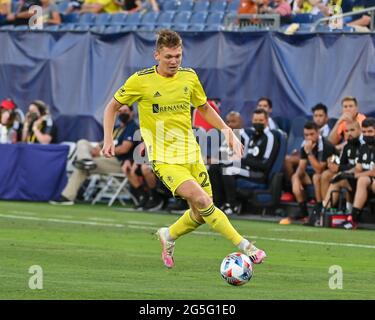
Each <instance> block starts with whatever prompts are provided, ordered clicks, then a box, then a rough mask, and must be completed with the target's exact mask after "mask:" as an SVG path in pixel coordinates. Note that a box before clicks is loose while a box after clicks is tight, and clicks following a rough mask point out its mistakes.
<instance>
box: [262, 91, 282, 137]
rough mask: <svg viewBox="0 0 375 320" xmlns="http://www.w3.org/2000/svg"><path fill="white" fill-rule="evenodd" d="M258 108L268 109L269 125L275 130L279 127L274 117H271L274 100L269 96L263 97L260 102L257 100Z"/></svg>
mask: <svg viewBox="0 0 375 320" xmlns="http://www.w3.org/2000/svg"><path fill="white" fill-rule="evenodd" d="M257 108H261V109H264V110H266V111H267V113H268V127H269V128H270V129H271V130H275V129H278V128H279V127H278V125H277V124H276V122H275V121H273V119H272V118H271V114H272V100H271V99H270V98H267V97H261V98H259V99H258V102H257Z"/></svg>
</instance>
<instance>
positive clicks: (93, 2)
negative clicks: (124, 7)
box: [80, 0, 120, 13]
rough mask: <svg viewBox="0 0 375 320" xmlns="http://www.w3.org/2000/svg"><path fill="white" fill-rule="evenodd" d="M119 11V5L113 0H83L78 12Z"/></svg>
mask: <svg viewBox="0 0 375 320" xmlns="http://www.w3.org/2000/svg"><path fill="white" fill-rule="evenodd" d="M119 11H120V6H119V5H118V4H117V3H115V1H114V0H85V1H84V3H83V5H82V7H81V10H80V12H81V13H84V12H92V13H103V12H106V13H116V12H119Z"/></svg>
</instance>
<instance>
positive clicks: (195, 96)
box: [191, 74, 207, 108]
mask: <svg viewBox="0 0 375 320" xmlns="http://www.w3.org/2000/svg"><path fill="white" fill-rule="evenodd" d="M191 102H192V104H193V106H194V107H195V108H197V107H200V106H203V105H204V104H205V103H206V102H207V96H206V93H205V92H204V89H203V87H202V84H201V82H200V81H199V78H198V76H197V74H194V87H193V93H192V95H191Z"/></svg>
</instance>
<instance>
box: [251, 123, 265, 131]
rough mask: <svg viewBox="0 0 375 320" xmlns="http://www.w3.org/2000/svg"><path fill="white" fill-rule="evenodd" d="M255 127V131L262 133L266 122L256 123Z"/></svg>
mask: <svg viewBox="0 0 375 320" xmlns="http://www.w3.org/2000/svg"><path fill="white" fill-rule="evenodd" d="M253 127H254V129H255V131H256V132H257V134H260V133H262V132H263V130H264V124H263V123H254V124H253Z"/></svg>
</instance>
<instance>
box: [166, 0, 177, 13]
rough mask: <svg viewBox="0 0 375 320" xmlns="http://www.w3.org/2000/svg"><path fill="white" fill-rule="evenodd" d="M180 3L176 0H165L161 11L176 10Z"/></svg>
mask: <svg viewBox="0 0 375 320" xmlns="http://www.w3.org/2000/svg"><path fill="white" fill-rule="evenodd" d="M179 5H180V3H179V1H177V0H166V1H165V2H164V3H163V11H176V10H177V9H178V7H179Z"/></svg>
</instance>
